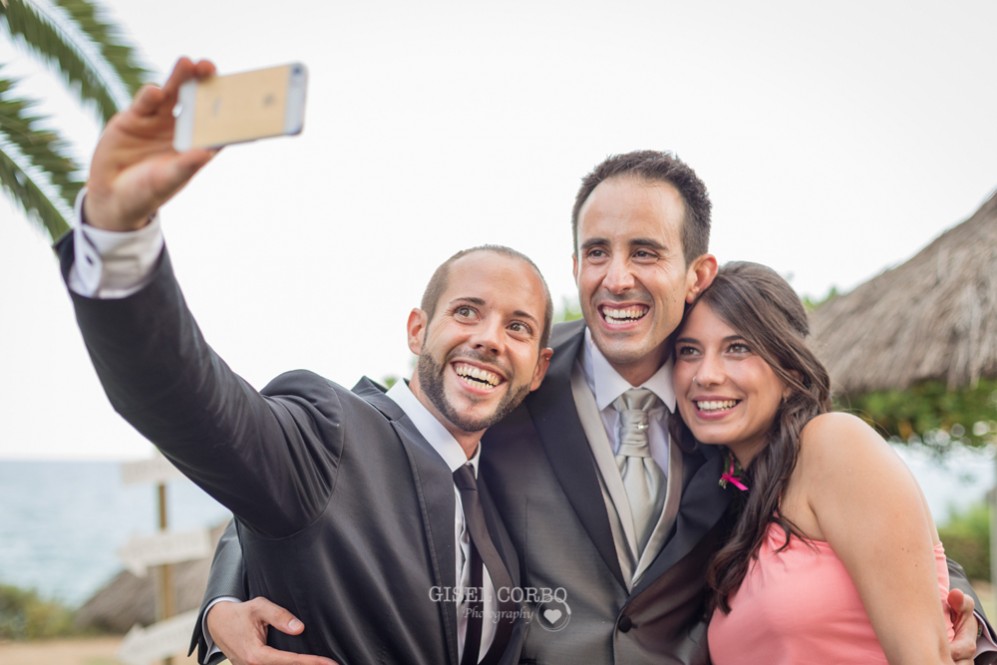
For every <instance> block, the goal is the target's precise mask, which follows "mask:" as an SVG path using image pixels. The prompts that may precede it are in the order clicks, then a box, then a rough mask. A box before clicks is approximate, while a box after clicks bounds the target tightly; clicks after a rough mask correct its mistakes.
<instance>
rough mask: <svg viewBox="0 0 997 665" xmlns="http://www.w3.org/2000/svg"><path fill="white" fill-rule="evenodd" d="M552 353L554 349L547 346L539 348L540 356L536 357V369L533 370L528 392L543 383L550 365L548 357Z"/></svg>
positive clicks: (549, 357)
mask: <svg viewBox="0 0 997 665" xmlns="http://www.w3.org/2000/svg"><path fill="white" fill-rule="evenodd" d="M553 355H554V349H552V348H550V347H547V348H546V349H541V350H540V357H539V358H538V359H537V366H536V369H534V370H533V380H532V381H530V392H533V391H534V390H536V389H537V388H539V387H540V384H541V383H543V380H544V377H545V376H547V368H548V367H550V359H551V357H552V356H553Z"/></svg>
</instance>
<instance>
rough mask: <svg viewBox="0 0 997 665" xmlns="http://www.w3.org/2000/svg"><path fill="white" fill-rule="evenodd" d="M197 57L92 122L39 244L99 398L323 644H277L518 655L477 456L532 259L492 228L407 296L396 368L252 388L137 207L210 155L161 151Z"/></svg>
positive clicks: (335, 652)
mask: <svg viewBox="0 0 997 665" xmlns="http://www.w3.org/2000/svg"><path fill="white" fill-rule="evenodd" d="M213 71H214V68H213V66H212V65H211V64H210V63H209V62H206V61H201V62H199V63H193V62H191V61H189V60H186V59H182V60H180V61H179V62H178V63H177V66H176V68H175V69H174V72H173V74H172V75H171V76H170V78H169V80H168V81H167V82H166V84H165V85H164V86H163V87H162V88H155V87H151V86H150V87H147V88H144V89H143V90H142V91H141V92H140V93H139V94H138V96H137V97H136V100H135V102H134V103H133V104H132V106H131V107H130V108H129V109H128V110H126V111H125V112H123V113H121V114H119V115H117V116H116V117H115V118H114V119H113V120H112V121H111V122H110V123H109V125H108V127H107V128H106V130H105V131H104V133H103V135H102V137H101V139H100V141H99V143H98V146H97V149H96V150H95V153H94V157H93V162H92V167H91V172H90V178H89V181H88V191H87V193H86V195H85V197H84V198H83V199H82V207H81V213H80V218H81V219H80V222H81V223H80V225H79V226H78V227H77V229H76V231H75V233H74V234H73V235H71V236H69V237H68V238H67V239H66V240H64V241H63V242H62V243H60V245H59V246H58V248H57V249H58V251H59V253H60V257H61V259H62V267H63V274H64V276H65V278H66V281H67V283H68V285H69V288H70V292H71V295H72V300H73V305H74V307H75V309H76V314H77V320H78V322H79V325H80V329H81V331H82V333H83V338H84V341H85V343H86V346H87V349H88V351H89V352H90V355H91V357H92V359H93V362H94V366H95V368H96V369H97V373H98V375H99V377H100V380H101V382H102V384H103V386H104V389H105V391H106V392H107V395H108V397H109V399H110V401H111V403H112V404H113V406H114V408H115V409H116V410H117V411H118V412H119V413H120V414H121V415H122V416H124V417H125V418H126V419H127V420H128V421H129V422H130V423H132V424H133V425H134V426H135V427H136V428H137V429H138V430H139V431H140V432H141V433H142V434H144V435H145V436H146V437H147V438H148V439H149V440H150V441H152V442H154V443H156V445H157V446H159V447H160V449H161V450H162V451H163V452H164V454H165V455H166V456H167V457H168V458H169V459H170V460H172V461H173V462H174V463H175V464H176V465H177V466H178V467H179V468H180V469H181V470H182V471H183V472H184V473H185V474H186V475H188V476H189V477H190V478H192V479H193V480H194V481H195V482H196V483H198V484H199V485H200V486H201V487H202V488H204V489H205V490H206V491H207V492H208V493H210V494H211V495H212V496H214V497H215V498H216V499H218V500H219V501H220V502H221V503H222V504H224V505H225V506H227V507H228V508H230V509H231V510H232V512H233V513H234V515H235V517H236V519H235V524H236V527H237V532H238V537H239V539H240V541H241V549H242V554H243V556H244V560H245V583H246V584H247V586H248V589H249V591H250V592H251V593H254V594H261V595H266V596H269V597H271V598H273V599H274V600H275V601H276V602H278V603H280V604H282V605H285V606H287V607H289V608H294V610H295V611H296V612H299V613H300V614H302V615H303V616H309V617H312V618H313V620H314V623H313V624H312V626H311V627H310V629H309V630H308V631H305V632H303V633H301V634H298V635H283V634H282V635H275V636H274V637H273V639H272V644H273V646H274V647H277V648H279V649H281V650H286V651H294V652H299V653H306V654H321V656H322V657H320V656H318V655H313V656H302V657H300V658H299V659H298V660H297V661H296V662H300V663H328V662H330V661H329V660H328V658H326V657H330V658H335V659H337V660H339V661H341V662H344V663H374V662H378V663H412V664H422V663H434V664H435V663H449V664H451V665H474V664H476V663H488V664H498V663H503V664H511V663H515V662H517V661H518V655H519V651H520V648H521V645H522V640H523V635H524V633H525V629H526V616H527V615H526V614H525V612H523V611H522V606H521V600H520V598H519V596H518V589H519V587H520V577H521V576H520V572H519V567H518V561H517V558H516V555H515V551H514V550H513V548H512V545H511V542H510V539H509V536H508V534H507V532H506V531H505V529H504V528H503V525H502V523H501V520H500V519H499V518H498V517H497V513H496V510H495V508H494V505H493V503H492V501H491V499H490V496H489V494H488V491H487V488H486V487H485V485H484V484H483V483H481V484H479V483H477V480H476V467H477V463H478V458H479V455H480V450H481V448H480V445H479V442H480V440H481V436H482V434H483V432H484V431H485V430H486V429H487V428H488V427H489V426H490V425H491V424H493V423H495V422H497V421H498V420H500V419H502V418H503V417H504V416H506V415H507V414H508V413H509V412H510V411H512V410H513V409H514V408H515V407H516V406H517V405H518V404H519V403H520V402H521V401H522V399H523V398H524V397H525V396H526V394H527V393H529V392H530V391H531V390H534V389H536V388H537V387H538V386H539V385H540V382H541V380H542V378H543V376H544V373H545V371H546V368H547V365H548V362H549V360H550V355H551V351H550V349H547V348H546V343H547V339H548V336H549V333H550V321H551V314H552V311H551V310H552V307H551V301H550V294H549V293H548V291H547V287H546V284H545V283H544V281H543V278H542V276H541V275H540V273H539V271H538V270H537V268H536V266H535V265H533V263H532V262H531V261H530V260H529V259H527V258H526V257H525V256H523V255H522V254H520V253H518V252H516V251H514V250H511V249H508V248H505V247H500V246H484V247H478V248H474V249H471V250H466V251H464V252H459V253H458V254H456V255H454V256H453V257H451V258H450V259H448V260H447V261H446V262H445V263H444V264H443V265H441V266H440V267H439V268H438V269H437V271H436V272H435V273H434V275H433V277H432V278H431V279H430V281H429V285H428V286H427V288H426V292H425V295H424V297H423V300H422V304H421V307H420V308H417V309H414V310H413V311H412V312H411V314H410V315H409V318H408V322H407V332H408V345H409V348H410V349H411V350H412V352H413V353H414V354H416V355H417V356H418V363H417V368H416V371H415V372H414V374H413V376H412V378H411V380H410V381H408V382H405V381H400V382H398V383H397V384H395V385H394V386H393V387H392V388H391V389H390V390H388V391H387V392H385V390H384V389H383V388H381V387H380V386H378V385H376V384H375V383H373V382H372V381H370V380H368V379H364V380H362V381H361V382H360V383H359V384H358V385H357V386H356V387H355V388H354V389H353V390H352V391H351V390H348V389H346V388H344V387H342V386H339V385H337V384H335V383H332V382H331V381H328V380H326V379H324V378H322V377H319V376H317V375H315V374H312V373H310V372H305V371H294V372H288V373H286V374H283V375H281V376H279V377H278V378H276V379H275V380H273V381H272V382H271V383H270V384H269V385H267V386H266V387H265V388H264V389H263V390H262V391H260V392H257V391H256V390H255V389H254V388H252V387H251V386H250V385H249V384H247V383H246V382H245V381H244V380H243V379H241V378H240V377H239V376H238V375H236V374H235V373H234V372H232V371H231V370H230V369H229V368H228V366H227V365H226V364H225V363H224V362H223V361H222V360H221V358H219V357H218V356H217V355H216V354H215V353H214V351H213V350H212V349H211V348H210V347H209V346H208V345H207V343H206V342H205V340H204V338H203V337H202V336H201V333H200V331H199V330H198V326H197V324H196V322H195V321H194V319H193V316H192V314H191V313H190V311H189V310H188V309H187V306H186V304H185V302H184V298H183V295H182V293H181V291H180V288H179V286H178V284H177V282H176V279H175V278H174V276H173V271H172V267H171V263H170V260H169V255H168V253H167V252H166V250H165V247H164V244H163V238H162V233H161V231H160V225H159V221H158V218H157V217H156V211H157V209H158V208H159V207H160V206H161V205H162V204H163V203H164V202H166V201H167V200H169V199H170V198H171V197H172V196H173V195H174V194H175V193H176V192H177V191H178V190H179V189H180V188H182V187H183V185H184V184H186V182H187V181H188V180H189V179H190V178H191V177H193V175H194V174H195V173H196V172H197V170H198V169H200V168H201V167H202V166H204V165H205V164H206V163H207V162H208V161H209V160H210V157H211V153H210V152H208V151H206V150H191V151H187V152H183V153H177V152H176V151H174V150H173V148H172V146H171V141H172V133H173V126H174V119H173V115H172V109H173V106H174V104H175V102H176V95H177V91H178V89H179V86H180V85H181V84H182V83H183V82H185V81H187V80H190V79H193V78H203V77H207V76H210V75H211V74H212V73H213Z"/></svg>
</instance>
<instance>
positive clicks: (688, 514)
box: [633, 442, 733, 595]
mask: <svg viewBox="0 0 997 665" xmlns="http://www.w3.org/2000/svg"><path fill="white" fill-rule="evenodd" d="M672 445H678V444H677V443H675V442H672ZM682 456H683V476H684V478H683V484H682V498H681V500H680V504H679V511H678V515H677V516H676V518H675V524H674V527H673V528H672V532H671V534H669V537H668V540H667V541H666V542H665V546H664V547H663V548H662V549H661V552H659V553H658V556H657V557H656V558H655V559H654V561H653V562H652V563H651V565H650V566H648V568H647V571H646V572H645V573H644V574H643V575H642V576H641V578H640V580H638V583H637V585H636V586H635V587H634V590H633V595H637V594H639V593H640V592H641V591H643V590H644V589H646V588H647V587H648V586H649V585H650V584H651V583H653V582H654V581H655V580H656V579H657V578H659V577H660V576H661V575H663V574H664V573H665V571H667V570H668V569H669V568H671V567H672V566H674V565H675V564H676V563H677V562H678V561H680V560H681V559H682V558H683V557H684V556H685V555H686V554H688V553H689V552H690V551H691V550H692V549H693V548H694V547H695V546H696V545H697V544H698V543H699V541H700V540H702V538H703V536H704V535H705V534H706V533H707V532H708V531H709V530H710V529H712V528H713V527H714V526H715V525H716V524H717V522H719V521H720V520H721V519H722V518H723V516H724V513H725V512H726V511H727V506H728V505H729V504H730V500H731V497H732V496H733V494H732V493H731V492H729V491H725V490H724V489H722V488H721V487H720V474H721V472H722V470H723V469H722V468H721V467H722V464H723V455H721V454H720V449H719V448H718V447H717V446H704V445H702V444H700V445H698V446H696V449H695V450H693V451H692V452H686V451H683V453H682Z"/></svg>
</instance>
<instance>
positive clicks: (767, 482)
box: [670, 261, 831, 613]
mask: <svg viewBox="0 0 997 665" xmlns="http://www.w3.org/2000/svg"><path fill="white" fill-rule="evenodd" d="M703 305H708V306H709V307H710V309H711V310H713V313H714V314H716V315H717V316H718V317H720V318H721V319H723V321H724V322H726V323H727V325H729V326H730V327H731V328H733V329H734V330H736V331H737V332H738V334H739V335H741V336H742V337H743V338H744V339H745V341H746V342H747V344H748V346H749V347H750V348H751V350H752V351H753V352H754V353H756V354H757V355H758V356H759V357H761V358H762V359H763V360H764V361H765V362H766V363H768V364H769V365H770V366H771V367H772V369H773V371H774V372H775V373H776V375H777V376H778V377H779V378H780V379H782V381H783V382H785V384H786V385H787V386H789V388H790V394H789V396H788V397H787V398H786V399H785V400H784V401H783V402H782V404H781V405H780V407H779V410H778V412H777V413H776V417H775V421H774V422H773V423H772V429H771V431H770V432H769V436H768V444H767V445H766V446H765V447H764V448H763V449H762V451H761V452H759V453H758V455H757V456H756V457H755V458H754V459H753V460H752V461H751V464H750V466H749V468H748V469H747V470H746V474H747V483H748V487H749V490H748V491H747V492H745V493H743V494H742V495H741V496H740V497H739V499H738V503H739V504H740V505H739V506H737V508H735V509H739V511H740V515H739V516H738V518H737V520H736V522H735V524H734V527H733V532H732V534H731V536H730V539H729V540H728V541H727V543H726V544H725V545H724V546H723V547H721V548H720V551H719V552H717V554H716V555H715V556H714V558H713V561H712V562H711V563H710V566H709V569H708V570H707V578H706V581H707V584H708V585H709V587H710V589H711V590H712V592H713V597H712V603H711V608H716V607H719V608H720V609H721V610H722V611H723V612H724V613H729V612H730V604H729V601H730V597H731V596H732V595H733V594H734V592H736V591H737V589H738V588H739V587H740V586H741V582H742V581H743V580H744V576H745V574H747V572H748V566H749V565H750V563H751V560H752V559H754V558H755V557H757V556H758V549H759V547H760V546H761V544H762V541H763V540H764V538H765V533H766V531H767V530H768V527H769V524H770V523H771V522H773V521H775V522H778V523H779V525H780V526H781V527H782V529H783V531H784V532H785V535H786V542H785V543H784V545H783V547H786V546H787V545H788V544H789V537H790V535H791V534H795V535H796V536H798V537H800V538H805V537H804V536H803V534H802V533H801V532H800V531H799V529H797V528H796V526H795V525H793V524H792V523H791V522H790V521H789V520H787V519H786V518H784V517H782V515H781V514H780V513H779V510H778V509H779V502H780V500H781V499H782V496H783V493H784V492H785V490H786V484H787V482H788V481H789V477H790V474H792V472H793V468H794V467H795V466H796V460H797V456H798V454H799V445H800V432H801V430H802V429H803V427H804V425H806V424H807V423H808V422H810V420H811V419H812V418H813V417H814V416H816V415H818V414H820V413H825V412H827V411H829V410H830V408H831V387H830V379H829V377H828V374H827V370H826V369H825V368H824V365H823V364H821V362H820V360H818V359H817V356H815V355H814V353H813V352H812V351H811V350H810V348H809V347H808V346H807V343H806V337H807V335H809V333H810V324H809V322H808V321H807V313H806V310H805V309H804V308H803V304H802V303H801V302H800V299H799V297H798V296H797V295H796V292H795V291H793V288H792V287H791V286H790V285H789V284H788V283H787V282H786V280H784V279H783V278H782V277H780V276H779V274H778V273H776V272H775V271H774V270H772V269H771V268H768V267H767V266H763V265H760V264H758V263H750V262H747V261H738V262H732V263H728V264H726V265H725V266H723V267H722V268H720V270H719V272H718V273H717V277H716V279H715V280H714V281H713V284H712V285H711V286H710V287H709V288H708V289H706V290H705V291H704V292H703V294H702V295H701V296H700V297H699V299H698V300H697V301H696V303H695V304H693V305H692V307H690V309H689V311H692V309H693V308H695V307H702V306H703ZM670 421H671V423H672V434H673V436H675V437H676V440H677V441H681V442H684V444H685V445H689V444H692V443H693V437H692V434H691V432H690V431H689V429H688V427H686V425H685V423H684V422H682V420H681V417H675V418H671V419H670ZM728 491H734V490H728Z"/></svg>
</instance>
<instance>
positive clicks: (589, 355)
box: [582, 327, 675, 413]
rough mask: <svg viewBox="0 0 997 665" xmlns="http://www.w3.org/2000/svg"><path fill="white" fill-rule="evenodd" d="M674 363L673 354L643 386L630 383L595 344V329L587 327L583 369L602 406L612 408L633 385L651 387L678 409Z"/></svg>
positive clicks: (655, 392) (600, 408) (597, 403)
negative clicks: (676, 405) (673, 381)
mask: <svg viewBox="0 0 997 665" xmlns="http://www.w3.org/2000/svg"><path fill="white" fill-rule="evenodd" d="M672 365H673V361H672V358H671V356H669V357H668V360H666V361H665V363H664V364H663V365H662V366H661V367H659V368H658V371H657V372H655V373H654V374H653V375H652V376H651V378H650V379H648V380H647V381H645V382H644V383H643V384H641V385H639V386H631V385H630V383H629V382H628V381H627V380H626V379H624V378H623V377H622V376H620V374H619V372H617V371H616V370H615V369H613V366H612V365H610V364H609V361H608V360H607V359H606V356H604V355H602V351H600V350H599V347H598V346H596V345H595V342H594V341H593V340H592V333H591V331H589V329H588V327H586V328H585V343H584V344H582V371H583V373H584V374H585V382H586V383H588V386H589V389H590V390H591V391H592V394H593V395H594V396H595V403H596V405H597V406H598V407H599V410H600V411H602V410H603V409H606V408H608V407H609V406H610V405H611V404H612V403H613V400H615V399H616V398H617V397H619V396H620V395H622V394H623V393H624V392H626V391H627V390H629V389H630V388H647V389H648V390H650V391H651V392H652V393H654V394H655V395H657V396H658V399H660V400H661V401H662V402H663V403H664V405H665V406H666V407H668V411H669V412H671V413H674V412H675V389H674V387H673V386H672Z"/></svg>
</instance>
